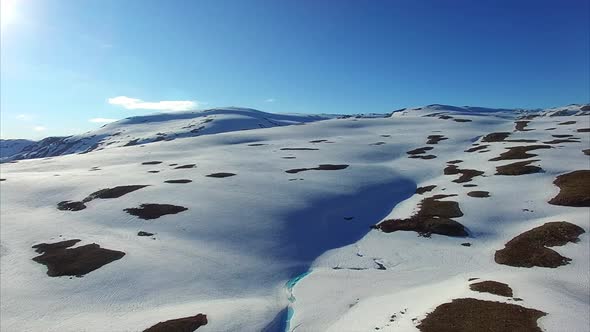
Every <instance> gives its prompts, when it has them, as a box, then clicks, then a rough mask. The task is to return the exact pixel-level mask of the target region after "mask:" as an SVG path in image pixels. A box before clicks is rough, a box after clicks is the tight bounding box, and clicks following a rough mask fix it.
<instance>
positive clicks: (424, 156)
mask: <svg viewBox="0 0 590 332" xmlns="http://www.w3.org/2000/svg"><path fill="white" fill-rule="evenodd" d="M408 158H410V159H427V160H428V159H434V158H436V156H435V155H433V154H426V155H413V156H409V157H408Z"/></svg>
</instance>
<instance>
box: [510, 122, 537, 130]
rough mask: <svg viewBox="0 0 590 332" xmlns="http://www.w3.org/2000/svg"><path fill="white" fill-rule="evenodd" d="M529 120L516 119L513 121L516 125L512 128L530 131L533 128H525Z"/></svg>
mask: <svg viewBox="0 0 590 332" xmlns="http://www.w3.org/2000/svg"><path fill="white" fill-rule="evenodd" d="M529 122H530V121H516V122H514V124H515V125H516V126H515V127H514V130H515V131H531V130H533V129H525V128H526V126H528V125H529Z"/></svg>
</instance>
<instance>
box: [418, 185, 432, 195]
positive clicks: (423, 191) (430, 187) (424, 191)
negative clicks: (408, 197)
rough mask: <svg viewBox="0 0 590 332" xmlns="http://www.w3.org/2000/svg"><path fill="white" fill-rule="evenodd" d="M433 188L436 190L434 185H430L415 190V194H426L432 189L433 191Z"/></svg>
mask: <svg viewBox="0 0 590 332" xmlns="http://www.w3.org/2000/svg"><path fill="white" fill-rule="evenodd" d="M434 188H436V185H435V184H433V185H430V186H424V187H418V188H416V194H418V195H422V194H424V193H426V192H430V191H432V189H434Z"/></svg>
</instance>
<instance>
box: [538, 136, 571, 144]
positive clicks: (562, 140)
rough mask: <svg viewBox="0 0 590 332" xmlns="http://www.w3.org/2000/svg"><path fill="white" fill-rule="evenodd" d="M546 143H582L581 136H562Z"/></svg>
mask: <svg viewBox="0 0 590 332" xmlns="http://www.w3.org/2000/svg"><path fill="white" fill-rule="evenodd" d="M543 143H545V144H561V143H580V139H579V138H573V137H572V138H560V139H554V140H551V141H547V142H543Z"/></svg>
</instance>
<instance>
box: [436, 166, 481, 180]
mask: <svg viewBox="0 0 590 332" xmlns="http://www.w3.org/2000/svg"><path fill="white" fill-rule="evenodd" d="M443 173H444V174H445V175H455V174H461V176H460V177H459V178H458V179H455V180H453V182H455V183H465V182H470V181H471V180H472V179H473V178H474V177H476V176H481V175H483V174H484V172H482V171H478V170H475V169H467V168H459V167H458V166H457V165H448V166H447V167H445V169H444V170H443Z"/></svg>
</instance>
